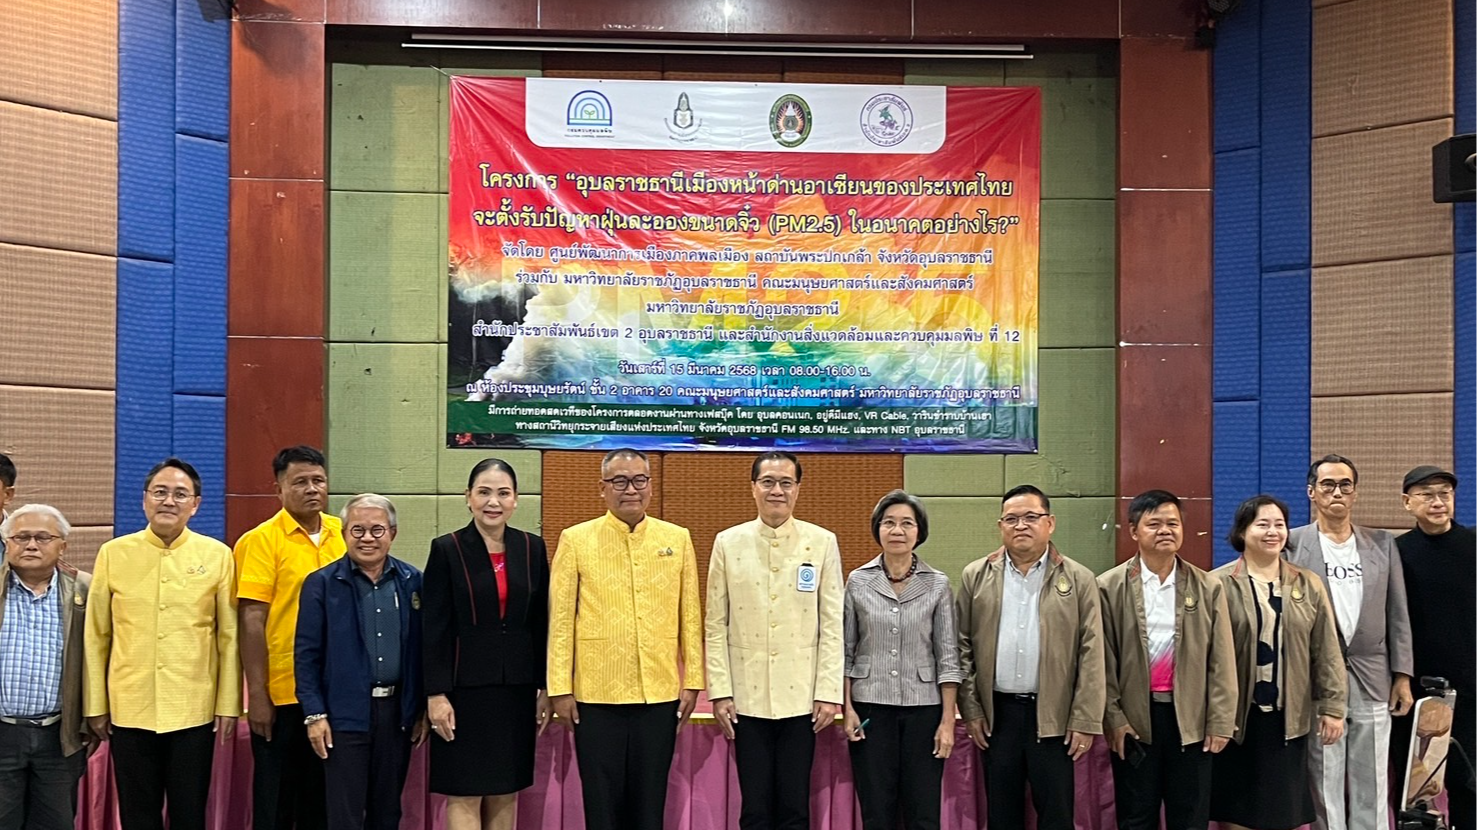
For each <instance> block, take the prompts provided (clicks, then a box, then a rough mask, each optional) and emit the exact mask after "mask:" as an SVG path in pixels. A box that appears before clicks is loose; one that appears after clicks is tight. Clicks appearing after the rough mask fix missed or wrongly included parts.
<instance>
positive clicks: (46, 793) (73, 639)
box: [0, 504, 95, 830]
mask: <svg viewBox="0 0 1477 830" xmlns="http://www.w3.org/2000/svg"><path fill="white" fill-rule="evenodd" d="M71 530H72V528H71V525H70V524H68V523H67V520H66V518H65V517H64V516H62V514H61V511H59V510H57V509H56V508H54V507H50V506H48V505H44V504H28V505H26V506H25V507H21V508H19V509H17V510H16V511H15V512H13V513H11V514H10V515H9V516H7V517H6V518H5V521H4V522H3V523H0V536H4V537H5V561H4V563H3V564H0V827H21V828H25V830H72V825H73V816H74V815H75V814H76V811H77V780H78V779H79V778H81V777H82V770H83V767H84V765H85V762H86V760H87V755H88V752H86V751H84V747H86V748H88V749H90V748H91V747H92V746H95V743H94V742H92V741H90V740H88V739H87V738H85V737H84V735H83V731H82V670H83V666H82V631H83V627H84V626H83V620H84V617H85V614H86V609H87V586H88V583H89V580H90V579H91V577H90V576H89V575H88V574H85V573H78V572H77V571H76V570H75V569H73V568H70V567H68V566H65V565H62V564H61V556H62V553H63V552H64V551H65V550H66V549H67V536H68V534H70V533H71Z"/></svg>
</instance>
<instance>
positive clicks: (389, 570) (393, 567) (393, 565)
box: [344, 554, 400, 581]
mask: <svg viewBox="0 0 1477 830" xmlns="http://www.w3.org/2000/svg"><path fill="white" fill-rule="evenodd" d="M344 559H346V560H347V561H348V563H349V573H361V574H364V578H365V579H369V574H367V573H364V569H363V568H361V567H359V563H358V562H355V561H354V557H352V556H349V555H348V554H344ZM387 576H393V577H397V578H398V577H399V576H400V564H399V562H397V561H396V560H395V557H393V556H387V557H385V568H384V570H382V571H380V579H381V580H383V579H384V578H385V577H387ZM371 581H373V580H371Z"/></svg>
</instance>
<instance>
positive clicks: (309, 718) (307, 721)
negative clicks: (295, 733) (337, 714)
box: [303, 714, 328, 726]
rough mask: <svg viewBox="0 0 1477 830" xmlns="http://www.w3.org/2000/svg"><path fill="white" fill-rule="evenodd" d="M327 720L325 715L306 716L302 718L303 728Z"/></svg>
mask: <svg viewBox="0 0 1477 830" xmlns="http://www.w3.org/2000/svg"><path fill="white" fill-rule="evenodd" d="M327 719H328V715H326V714H322V715H308V716H307V717H305V718H303V726H312V725H313V724H315V723H317V722H318V721H320V720H327Z"/></svg>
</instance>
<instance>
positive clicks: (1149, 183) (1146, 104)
mask: <svg viewBox="0 0 1477 830" xmlns="http://www.w3.org/2000/svg"><path fill="white" fill-rule="evenodd" d="M1119 48H1120V59H1121V64H1120V67H1121V74H1120V76H1119V81H1118V83H1119V85H1120V90H1121V93H1120V96H1119V99H1118V106H1119V111H1118V123H1119V125H1120V126H1119V138H1118V140H1119V148H1118V184H1119V186H1120V187H1126V188H1130V187H1131V188H1143V187H1149V188H1165V187H1168V188H1186V187H1189V188H1209V187H1210V186H1211V178H1212V176H1211V153H1210V140H1211V113H1210V100H1211V95H1210V52H1209V51H1207V50H1204V49H1196V48H1195V46H1194V43H1193V41H1190V40H1187V39H1179V38H1124V39H1123V42H1122V44H1121V45H1120V47H1119ZM1171 101H1172V102H1174V103H1173V105H1172V106H1171V105H1167V102H1171Z"/></svg>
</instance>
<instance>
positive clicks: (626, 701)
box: [548, 449, 703, 830]
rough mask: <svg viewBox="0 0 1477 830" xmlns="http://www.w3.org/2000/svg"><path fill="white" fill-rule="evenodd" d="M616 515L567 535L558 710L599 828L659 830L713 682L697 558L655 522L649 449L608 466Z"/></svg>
mask: <svg viewBox="0 0 1477 830" xmlns="http://www.w3.org/2000/svg"><path fill="white" fill-rule="evenodd" d="M600 494H601V496H603V497H604V499H605V505H606V507H607V508H608V512H607V513H606V514H605V515H604V516H601V517H600V518H598V519H591V520H590V521H588V522H583V523H581V524H577V525H575V526H573V527H571V528H568V529H566V530H565V531H564V532H563V533H561V534H560V535H559V547H558V549H557V551H556V552H555V554H554V564H553V568H552V572H551V579H550V585H549V680H548V690H549V697H550V699H551V702H552V703H553V705H554V711H555V713H556V714H558V716H559V718H560V719H561V720H562V721H563V722H564V723H565V724H567V725H569V726H570V727H571V728H572V729H573V730H574V741H575V754H576V756H577V757H578V760H579V768H580V779H581V784H582V785H583V790H584V801H585V826H586V827H587V828H588V829H589V830H632V829H633V828H659V827H661V826H662V814H663V812H664V811H665V808H666V801H667V772H668V770H669V769H670V768H671V765H672V752H673V750H674V749H675V748H676V743H677V730H678V729H681V728H682V726H683V725H684V724H685V723H686V722H687V719H688V717H689V716H690V715H691V714H692V708H693V705H694V704H696V702H697V693H698V691H699V690H701V689H702V687H703V619H702V608H701V605H700V598H699V596H698V578H697V555H696V554H695V553H694V551H693V547H692V536H691V535H690V534H689V533H688V532H687V529H686V528H683V527H678V526H677V525H674V524H671V523H669V522H664V521H662V520H661V519H654V518H652V517H650V516H647V515H646V507H647V505H648V504H649V503H650V502H651V467H650V465H649V463H648V462H647V459H646V455H645V453H642V452H639V451H637V450H632V449H619V450H612V451H611V452H610V453H608V454H607V455H606V456H605V459H604V460H603V461H602V462H601V465H600Z"/></svg>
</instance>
